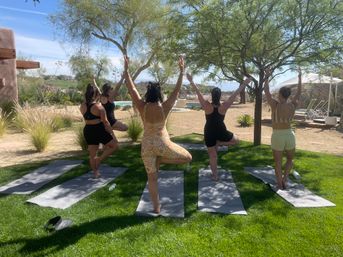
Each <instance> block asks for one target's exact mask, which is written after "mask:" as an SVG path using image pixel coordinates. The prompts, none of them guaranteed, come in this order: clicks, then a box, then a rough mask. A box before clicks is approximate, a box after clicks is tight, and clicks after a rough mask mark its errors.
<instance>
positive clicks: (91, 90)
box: [85, 83, 100, 105]
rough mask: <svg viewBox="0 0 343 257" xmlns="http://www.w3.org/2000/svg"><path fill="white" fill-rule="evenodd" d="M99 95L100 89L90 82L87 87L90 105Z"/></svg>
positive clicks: (87, 97) (87, 101)
mask: <svg viewBox="0 0 343 257" xmlns="http://www.w3.org/2000/svg"><path fill="white" fill-rule="evenodd" d="M98 95H100V91H99V89H98V88H97V87H96V86H94V85H93V84H90V83H89V84H88V85H87V89H86V93H85V100H86V104H87V105H89V104H90V103H91V102H92V101H93V100H94V98H95V97H96V96H98Z"/></svg>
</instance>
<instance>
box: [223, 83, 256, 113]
mask: <svg viewBox="0 0 343 257" xmlns="http://www.w3.org/2000/svg"><path fill="white" fill-rule="evenodd" d="M250 81H251V78H246V79H245V80H244V81H243V82H242V83H241V84H240V85H239V88H238V89H237V90H236V91H235V92H234V93H233V94H232V95H231V96H230V97H229V99H227V100H226V101H225V102H224V103H223V104H222V105H223V108H224V109H225V110H227V109H229V108H230V106H231V105H232V104H233V102H234V101H235V99H236V97H237V96H238V95H239V94H240V92H241V91H242V90H243V89H244V88H245V86H247V85H249V83H250Z"/></svg>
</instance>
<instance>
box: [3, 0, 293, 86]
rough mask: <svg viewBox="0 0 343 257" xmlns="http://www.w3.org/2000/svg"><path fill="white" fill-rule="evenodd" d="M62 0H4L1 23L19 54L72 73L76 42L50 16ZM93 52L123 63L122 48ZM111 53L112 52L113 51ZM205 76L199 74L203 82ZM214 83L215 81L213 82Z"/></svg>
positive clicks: (51, 68)
mask: <svg viewBox="0 0 343 257" xmlns="http://www.w3.org/2000/svg"><path fill="white" fill-rule="evenodd" d="M59 2H60V1H58V0H41V1H40V3H36V5H34V3H33V1H32V0H28V1H27V2H26V1H25V0H1V1H0V27H2V28H9V29H12V30H13V31H14V33H15V41H16V42H15V43H16V49H17V55H18V56H24V57H27V58H30V59H32V60H35V61H39V62H40V63H41V65H42V67H44V68H45V69H46V73H48V74H54V75H58V74H70V70H69V67H68V65H67V61H68V59H69V56H70V55H72V54H73V51H72V49H73V46H72V45H71V44H68V43H63V44H61V43H60V42H59V40H60V39H59V38H56V37H55V35H54V28H53V26H52V24H51V23H50V22H49V19H48V16H49V15H50V14H54V13H55V12H57V10H58V9H59ZM92 50H93V53H94V54H96V53H102V54H105V55H107V56H108V57H109V58H110V59H111V61H112V63H113V65H114V66H115V67H119V68H120V66H121V62H120V60H121V56H120V53H119V51H113V49H111V50H110V51H109V50H108V49H104V48H103V47H102V46H93V49H92ZM109 53H111V54H109ZM295 75H296V74H295V73H292V72H287V73H286V74H284V75H281V76H279V77H278V78H276V79H275V81H274V84H278V83H280V82H282V81H284V80H287V79H289V78H291V77H294V76H295ZM149 79H151V77H150V76H149V75H148V74H147V73H146V72H145V73H143V74H142V75H141V76H140V78H139V80H143V81H144V80H149ZM202 79H203V76H198V77H196V78H195V81H196V82H198V83H199V82H201V81H202ZM211 84H212V83H211ZM221 87H222V89H223V90H233V89H235V88H237V84H235V83H231V84H223V85H221Z"/></svg>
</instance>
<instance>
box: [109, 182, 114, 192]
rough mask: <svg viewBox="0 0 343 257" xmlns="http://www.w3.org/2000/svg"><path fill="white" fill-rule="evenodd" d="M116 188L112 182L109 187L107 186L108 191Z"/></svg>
mask: <svg viewBox="0 0 343 257" xmlns="http://www.w3.org/2000/svg"><path fill="white" fill-rule="evenodd" d="M115 188H116V184H115V183H113V184H112V185H111V186H110V187H109V188H108V191H112V190H113V189H115Z"/></svg>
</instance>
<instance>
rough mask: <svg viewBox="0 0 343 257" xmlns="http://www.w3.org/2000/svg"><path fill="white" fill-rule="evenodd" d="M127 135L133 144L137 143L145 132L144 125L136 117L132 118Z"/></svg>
mask: <svg viewBox="0 0 343 257" xmlns="http://www.w3.org/2000/svg"><path fill="white" fill-rule="evenodd" d="M127 126H128V129H127V135H128V137H129V138H131V140H132V142H136V141H137V140H138V138H139V137H140V135H141V134H142V132H143V125H142V123H141V121H140V120H139V118H138V117H137V116H136V115H133V116H131V118H130V120H129V122H128V124H127Z"/></svg>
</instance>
